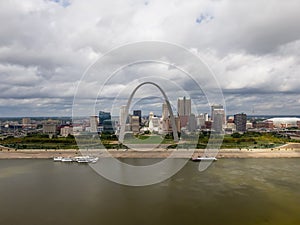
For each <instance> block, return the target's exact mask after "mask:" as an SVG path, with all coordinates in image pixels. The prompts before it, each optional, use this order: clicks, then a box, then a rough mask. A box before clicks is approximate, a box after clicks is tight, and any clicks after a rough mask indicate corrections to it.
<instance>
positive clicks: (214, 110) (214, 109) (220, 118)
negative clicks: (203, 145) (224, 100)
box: [211, 105, 226, 133]
mask: <svg viewBox="0 0 300 225" xmlns="http://www.w3.org/2000/svg"><path fill="white" fill-rule="evenodd" d="M211 120H212V129H213V130H214V131H215V132H218V133H220V132H222V131H223V128H224V127H225V123H226V115H225V110H224V108H223V105H212V106H211Z"/></svg>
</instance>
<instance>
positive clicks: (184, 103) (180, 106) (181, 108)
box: [177, 97, 191, 116]
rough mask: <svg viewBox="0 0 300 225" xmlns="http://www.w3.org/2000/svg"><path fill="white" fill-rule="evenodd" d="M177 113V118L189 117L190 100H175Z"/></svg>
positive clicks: (184, 98)
mask: <svg viewBox="0 0 300 225" xmlns="http://www.w3.org/2000/svg"><path fill="white" fill-rule="evenodd" d="M177 111H178V115H179V116H190V115H191V99H190V98H186V97H183V98H178V100H177Z"/></svg>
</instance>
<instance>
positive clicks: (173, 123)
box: [119, 81, 178, 142]
mask: <svg viewBox="0 0 300 225" xmlns="http://www.w3.org/2000/svg"><path fill="white" fill-rule="evenodd" d="M146 84H150V85H153V86H155V87H157V88H158V89H159V90H160V92H161V93H162V95H163V96H164V99H165V102H166V103H167V107H168V110H169V113H170V120H171V124H172V131H173V137H174V141H176V142H178V133H177V126H176V123H175V118H174V114H173V110H172V107H171V104H170V102H169V99H168V97H167V95H166V93H165V92H164V91H163V89H162V88H161V87H160V86H159V85H158V84H156V83H154V82H150V81H147V82H143V83H141V84H139V85H138V86H137V87H136V88H135V89H134V90H133V91H132V93H131V95H130V97H129V99H128V101H127V104H126V108H125V112H124V114H125V118H127V117H128V111H129V107H130V104H131V101H132V98H133V96H134V95H135V93H136V91H137V90H138V89H139V88H140V87H142V86H143V85H146ZM125 126H126V123H123V124H121V130H120V135H119V141H120V142H123V141H124V137H125Z"/></svg>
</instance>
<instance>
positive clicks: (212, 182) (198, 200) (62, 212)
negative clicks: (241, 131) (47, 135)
mask: <svg viewBox="0 0 300 225" xmlns="http://www.w3.org/2000/svg"><path fill="white" fill-rule="evenodd" d="M175 160H176V159H175ZM126 161H127V162H129V163H130V164H136V163H138V164H149V163H151V162H153V161H152V160H151V159H125V162H126ZM299 202H300V159H221V160H219V161H217V162H216V163H213V164H212V165H211V167H209V169H208V170H206V171H205V172H199V171H198V163H193V162H189V163H188V164H187V165H186V166H185V167H184V168H183V169H182V170H181V171H180V172H179V173H178V174H176V175H175V176H173V177H172V178H170V179H168V180H166V181H165V182H162V183H159V184H156V185H152V186H147V187H127V186H122V185H118V184H115V183H112V182H110V181H108V180H105V179H104V178H102V177H100V176H98V175H97V174H96V173H95V172H94V171H93V170H92V169H91V168H90V167H89V166H88V165H78V164H68V163H54V162H52V161H51V160H0V224H14V225H17V224H22V225H27V224H28V225H29V224H30V225H31V224H43V225H45V224H74V225H75V224H104V225H106V224H125V225H127V224H128V225H134V224H139V225H140V224H149V225H150V224H151V225H153V224H164V225H166V224H172V225H176V224H181V225H182V224H206V225H207V224H212V225H213V224H223V225H226V224H230V225H235V224H239V225H240V224H246V225H247V224H249V225H250V224H251V225H253V224H255V225H263V224H265V225H267V224H272V225H282V224H289V225H293V224H295V225H299V224H300V213H299V212H300V204H299Z"/></svg>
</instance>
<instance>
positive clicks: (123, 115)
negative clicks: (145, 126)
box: [119, 105, 127, 126]
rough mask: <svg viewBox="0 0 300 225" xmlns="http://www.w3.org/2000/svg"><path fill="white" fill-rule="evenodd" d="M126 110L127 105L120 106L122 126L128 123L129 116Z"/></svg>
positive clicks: (120, 122)
mask: <svg viewBox="0 0 300 225" xmlns="http://www.w3.org/2000/svg"><path fill="white" fill-rule="evenodd" d="M125 111H126V105H122V106H121V107H120V115H119V124H120V126H122V125H124V124H126V121H127V118H126V115H125Z"/></svg>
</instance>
